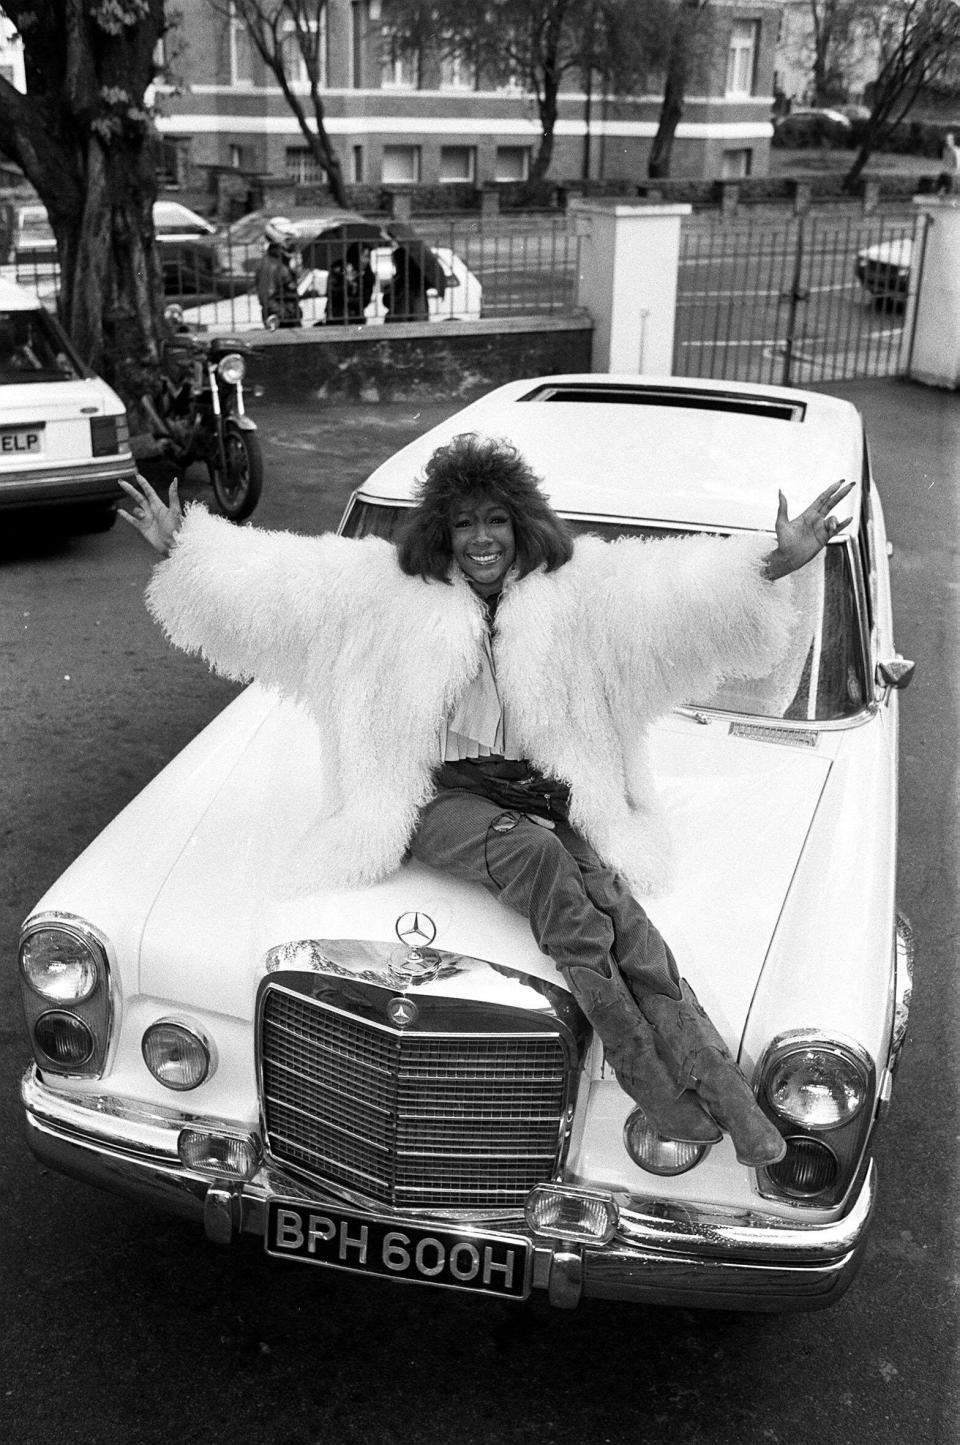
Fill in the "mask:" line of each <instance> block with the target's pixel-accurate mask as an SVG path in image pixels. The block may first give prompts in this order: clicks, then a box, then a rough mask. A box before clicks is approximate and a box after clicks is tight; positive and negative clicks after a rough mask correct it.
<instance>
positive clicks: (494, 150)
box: [156, 0, 781, 189]
mask: <svg viewBox="0 0 960 1445" xmlns="http://www.w3.org/2000/svg"><path fill="white" fill-rule="evenodd" d="M780 8H781V7H780V5H779V4H773V3H768V0H757V3H752V4H751V3H749V0H714V3H713V4H712V5H711V6H710V9H709V11H708V12H707V14H708V16H709V22H708V26H709V28H708V31H707V34H706V35H705V39H704V43H703V45H702V47H701V53H700V54H699V55H698V57H697V60H696V64H695V66H694V75H693V78H692V80H691V84H690V86H689V87H688V94H687V97H686V105H685V110H684V115H683V119H682V121H681V124H680V127H679V130H678V132H677V137H676V141H675V144H674V151H673V165H672V173H673V174H674V175H676V176H689V177H697V178H707V177H716V176H727V177H731V176H741V175H749V174H753V175H764V174H766V173H767V168H768V155H769V145H770V135H771V126H770V108H771V100H772V88H773V70H774V52H775V47H776V40H777V29H778V24H779V18H780ZM177 11H178V14H179V20H178V22H177V27H176V29H175V31H174V32H172V34H171V36H170V37H169V39H168V42H167V52H168V53H167V59H168V62H169V65H170V69H171V72H172V75H173V76H174V77H175V79H176V81H177V84H176V86H175V87H173V88H168V87H165V86H158V88H157V96H156V100H157V105H158V110H159V126H160V130H161V133H162V136H163V138H164V148H163V149H164V162H163V169H164V176H163V180H164V182H165V183H166V184H167V185H168V186H170V187H173V188H176V187H178V186H179V187H182V188H184V189H187V188H193V189H195V188H196V187H197V185H198V183H199V181H200V179H201V177H202V176H203V175H204V173H206V174H209V173H210V172H211V171H215V170H227V169H232V170H235V171H236V172H238V176H241V177H242V176H245V175H246V176H250V177H255V176H265V175H266V176H273V177H285V178H288V179H290V180H294V181H298V182H300V183H307V184H309V183H311V182H314V181H316V180H318V179H319V177H318V176H317V174H316V171H315V166H314V163H313V161H312V158H311V156H310V152H309V148H308V147H307V146H306V144H305V142H304V139H303V136H302V135H301V133H300V131H299V129H298V127H297V123H296V120H295V119H294V116H293V114H292V112H291V111H290V109H289V107H288V105H287V104H286V102H285V100H284V98H283V96H282V94H281V92H280V90H279V88H278V86H277V85H276V82H275V80H274V79H273V77H272V76H271V75H270V74H269V73H268V72H266V71H265V68H264V66H263V64H262V62H261V61H260V59H259V57H258V56H257V55H256V54H255V52H254V51H253V48H252V46H251V44H250V41H249V38H248V36H247V34H246V32H245V29H244V27H243V25H242V24H241V23H240V22H239V20H237V19H236V18H234V19H233V20H230V19H228V18H227V17H226V16H225V15H223V14H221V13H218V11H217V10H216V9H214V7H213V6H212V5H211V4H210V3H209V0H178V5H177ZM321 23H322V26H323V31H322V36H321V39H322V42H323V43H322V50H323V56H324V67H325V76H324V86H323V100H324V108H325V114H326V122H325V124H326V129H327V132H328V134H329V135H330V137H331V140H332V141H333V144H334V146H335V147H336V149H337V152H338V154H339V155H340V158H341V161H342V163H343V168H344V175H345V178H346V180H347V182H348V183H354V184H359V185H371V186H379V185H388V186H391V187H398V186H401V187H402V186H404V185H414V184H418V183H421V184H438V183H454V182H456V183H463V184H472V185H474V186H479V185H482V184H483V183H486V182H491V181H504V182H506V181H522V180H524V179H525V178H526V176H527V175H528V173H529V169H530V165H531V162H532V159H533V156H534V155H535V153H536V148H537V143H538V137H539V126H538V123H537V116H536V110H535V106H534V104H533V101H532V99H531V98H530V97H529V96H528V95H525V94H524V93H523V91H522V89H521V88H520V87H518V86H506V87H502V86H501V87H497V88H494V87H489V88H484V85H483V79H482V77H479V78H478V77H477V76H475V75H473V74H472V73H471V72H470V70H469V68H468V67H467V66H465V65H461V64H458V63H456V62H455V61H449V60H445V61H441V60H440V59H438V58H437V57H432V58H431V57H429V56H423V57H421V58H420V61H419V63H417V61H416V60H415V59H414V58H412V57H410V56H405V55H402V54H397V53H394V51H393V49H392V47H391V43H390V37H389V35H388V34H387V33H386V32H385V29H384V26H383V23H382V19H381V14H380V0H328V4H327V6H326V7H325V11H324V14H323V17H322V22H321ZM293 65H294V66H295V65H296V60H295V59H294V61H293ZM294 73H295V72H294ZM298 83H299V84H302V85H303V88H304V92H305V93H306V83H305V78H304V79H303V80H301V81H300V82H298ZM661 95H662V76H657V75H651V76H648V77H647V86H646V93H645V94H643V95H641V96H637V97H635V98H631V99H629V100H623V99H620V100H611V99H604V98H602V97H600V96H598V95H597V94H594V95H592V96H591V97H590V99H589V102H588V98H587V96H586V94H584V93H582V92H578V91H576V90H566V91H564V92H563V93H562V95H561V100H560V116H559V121H558V125H557V129H556V137H555V145H554V154H553V162H552V165H551V168H550V175H551V178H553V179H555V180H557V181H561V180H574V179H581V178H583V177H584V176H589V177H590V178H596V179H610V180H623V179H626V180H640V179H642V178H643V177H644V176H645V174H646V159H647V155H648V152H649V149H650V144H651V141H652V139H653V137H654V135H655V133H656V129H657V117H658V114H659V110H660V102H661Z"/></svg>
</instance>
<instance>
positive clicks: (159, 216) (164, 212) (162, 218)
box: [153, 201, 216, 235]
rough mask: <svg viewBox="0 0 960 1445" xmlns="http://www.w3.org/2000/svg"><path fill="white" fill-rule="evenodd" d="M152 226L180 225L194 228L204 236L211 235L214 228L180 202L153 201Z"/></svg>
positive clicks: (204, 218)
mask: <svg viewBox="0 0 960 1445" xmlns="http://www.w3.org/2000/svg"><path fill="white" fill-rule="evenodd" d="M153 224H154V227H156V226H157V225H161V224H162V225H171V224H175V225H181V226H190V227H195V228H196V229H197V230H198V231H200V232H202V233H203V234H204V235H212V234H213V232H214V231H215V230H216V226H214V225H212V224H211V223H210V222H209V221H208V220H207V219H206V217H205V216H201V215H200V214H199V213H198V212H197V211H191V209H190V207H189V206H185V205H184V204H183V202H182V201H154V203H153Z"/></svg>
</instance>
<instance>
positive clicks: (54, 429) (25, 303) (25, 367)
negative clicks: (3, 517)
mask: <svg viewBox="0 0 960 1445" xmlns="http://www.w3.org/2000/svg"><path fill="white" fill-rule="evenodd" d="M135 475H136V467H135V465H134V461H133V457H132V455H131V453H130V439H129V432H128V427H127V414H126V410H125V408H124V405H123V402H122V401H121V400H120V398H119V397H118V396H117V394H116V392H115V391H113V390H112V389H111V388H110V387H109V386H108V385H107V384H106V382H105V381H102V380H101V379H100V377H99V376H96V375H94V373H93V372H91V371H90V369H89V368H88V367H86V366H85V365H84V364H83V362H82V361H81V360H80V358H79V356H78V355H77V353H76V351H75V350H74V348H73V345H72V343H71V341H70V340H69V338H68V337H67V335H66V333H65V332H64V331H63V330H62V328H61V327H60V325H59V323H58V322H57V321H56V319H55V318H54V317H53V316H51V315H50V313H49V312H48V311H46V310H45V309H44V308H43V307H42V306H41V305H40V304H39V303H38V301H37V298H36V296H35V295H33V294H32V293H31V292H29V291H26V290H23V289H21V288H20V287H19V286H15V285H14V284H13V283H12V282H10V281H3V280H0V510H3V511H11V510H20V511H24V510H26V509H34V508H44V509H56V510H57V512H58V514H59V515H60V517H61V519H62V520H66V519H68V518H69V520H70V521H71V522H72V523H73V524H74V525H75V526H77V527H83V528H88V529H89V528H102V527H108V526H110V525H111V524H112V522H113V521H114V518H115V516H116V508H115V504H116V503H117V502H118V501H119V500H120V498H121V496H122V492H121V489H120V486H119V482H120V480H121V479H123V480H125V481H131V480H132V479H133V477H134V476H135Z"/></svg>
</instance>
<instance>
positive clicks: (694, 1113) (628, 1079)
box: [563, 967, 723, 1144]
mask: <svg viewBox="0 0 960 1445" xmlns="http://www.w3.org/2000/svg"><path fill="white" fill-rule="evenodd" d="M563 976H564V978H565V979H566V980H567V982H568V984H569V985H570V989H571V991H572V993H573V996H574V998H575V999H576V1001H577V1003H578V1004H579V1005H580V1007H581V1008H582V1009H583V1012H584V1013H585V1014H586V1016H587V1018H588V1019H589V1021H590V1023H591V1024H592V1026H593V1028H594V1029H595V1030H596V1032H597V1033H598V1034H599V1036H600V1039H601V1042H602V1043H603V1047H604V1050H605V1052H606V1056H607V1058H608V1060H609V1062H610V1064H611V1067H612V1068H613V1071H614V1073H615V1074H616V1076H617V1082H618V1083H619V1085H620V1087H621V1088H622V1089H623V1090H624V1091H625V1092H626V1093H628V1094H629V1095H630V1097H631V1098H632V1099H634V1100H636V1102H637V1103H638V1104H639V1105H640V1107H641V1108H642V1110H643V1112H644V1113H645V1114H646V1116H647V1118H648V1119H649V1121H650V1123H651V1124H652V1125H653V1127H654V1128H655V1129H656V1130H657V1132H658V1133H659V1134H662V1135H663V1137H664V1138H665V1139H675V1140H677V1141H678V1142H680V1143H687V1144H715V1143H716V1142H717V1141H718V1140H719V1139H721V1138H722V1137H723V1136H722V1133H721V1131H720V1130H719V1129H718V1128H717V1126H716V1124H715V1123H714V1121H713V1119H711V1118H710V1116H709V1115H708V1114H707V1112H706V1111H705V1110H704V1108H703V1107H702V1106H701V1104H700V1101H699V1100H698V1098H697V1096H696V1094H695V1093H693V1092H692V1091H691V1090H689V1089H684V1088H683V1087H682V1086H681V1085H679V1084H675V1083H674V1082H673V1080H672V1079H671V1077H670V1074H669V1073H668V1071H667V1069H666V1067H665V1066H664V1064H663V1062H662V1060H661V1059H660V1056H659V1055H658V1053H657V1047H656V1042H655V1039H654V1032H653V1029H652V1028H651V1027H650V1025H649V1024H648V1022H647V1020H646V1019H645V1018H644V1017H643V1015H642V1014H641V1013H640V1011H639V1009H638V1008H637V1005H636V1003H635V1002H634V1000H633V997H632V996H631V994H630V992H629V991H628V989H627V987H626V984H625V983H624V981H623V978H622V977H621V975H620V973H619V972H618V971H617V969H616V968H611V974H610V977H609V978H604V976H603V975H602V974H600V973H598V972H597V971H596V969H593V968H585V967H584V968H577V967H574V968H565V969H564V970H563Z"/></svg>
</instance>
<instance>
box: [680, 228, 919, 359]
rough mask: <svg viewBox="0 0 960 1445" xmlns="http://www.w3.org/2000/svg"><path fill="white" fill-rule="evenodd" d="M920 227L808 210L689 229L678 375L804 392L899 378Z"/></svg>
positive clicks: (685, 232) (683, 252) (685, 234)
mask: <svg viewBox="0 0 960 1445" xmlns="http://www.w3.org/2000/svg"><path fill="white" fill-rule="evenodd" d="M924 225H925V222H924V218H923V217H922V216H918V215H908V214H898V215H894V216H892V217H873V218H869V219H867V218H863V217H859V218H857V217H851V216H838V215H833V216H831V215H829V214H816V215H815V214H811V213H807V214H805V215H801V216H796V217H793V218H791V219H789V220H786V221H773V222H771V221H764V222H763V223H757V222H751V221H746V222H743V223H740V222H737V223H734V224H724V225H719V226H712V227H704V226H702V225H696V224H690V225H687V226H685V227H684V229H683V231H682V235H681V250H680V266H679V275H678V287H677V309H676V330H675V342H674V371H675V372H676V373H677V374H678V375H680V376H702V377H711V378H715V379H728V380H734V381H753V382H762V383H774V384H781V385H790V384H793V385H801V386H802V385H804V384H806V383H809V382H821V381H841V380H850V379H852V378H855V377H861V376H891V375H897V374H899V373H901V372H903V371H905V370H906V369H907V368H908V366H909V349H910V343H911V334H910V333H911V324H910V323H911V318H912V312H913V306H912V302H913V297H914V295H915V293H916V288H917V283H918V276H919V273H920V269H921V256H922V245H923V236H924Z"/></svg>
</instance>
